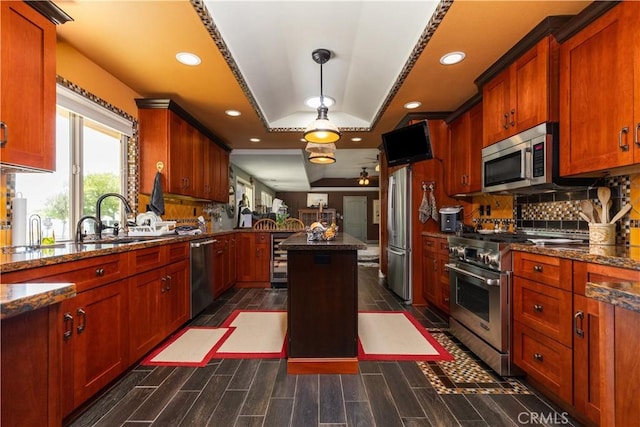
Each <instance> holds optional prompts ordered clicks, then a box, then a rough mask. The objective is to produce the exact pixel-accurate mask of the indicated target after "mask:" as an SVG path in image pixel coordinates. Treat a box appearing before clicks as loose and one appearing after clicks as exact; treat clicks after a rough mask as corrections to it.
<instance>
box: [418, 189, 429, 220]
mask: <svg viewBox="0 0 640 427" xmlns="http://www.w3.org/2000/svg"><path fill="white" fill-rule="evenodd" d="M430 215H431V207H430V206H429V200H428V199H427V190H424V191H423V192H422V203H420V207H419V208H418V219H419V220H420V222H421V223H423V224H424V223H425V222H427V221H428V220H429V216H430Z"/></svg>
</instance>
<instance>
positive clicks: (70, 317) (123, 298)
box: [59, 280, 129, 416]
mask: <svg viewBox="0 0 640 427" xmlns="http://www.w3.org/2000/svg"><path fill="white" fill-rule="evenodd" d="M128 300H129V295H128V289H127V280H119V281H117V282H114V283H111V284H108V285H104V286H100V287H98V288H94V289H91V290H89V291H86V292H81V293H79V294H77V295H76V297H75V298H71V299H68V300H65V301H63V302H62V304H61V311H62V316H61V317H60V321H61V323H62V325H63V328H64V329H63V332H62V334H61V335H60V336H59V340H60V341H61V342H62V373H63V375H62V394H61V399H62V412H63V416H66V415H68V414H70V413H71V412H72V411H73V410H74V409H75V408H77V407H78V406H80V405H81V404H82V403H84V402H85V401H86V400H87V399H89V398H90V397H91V396H93V395H94V394H95V393H97V392H98V391H100V390H101V389H102V388H103V387H105V386H106V385H108V384H109V383H110V382H111V381H113V380H114V379H115V378H116V377H117V376H118V375H119V374H120V373H121V372H123V371H124V370H125V369H126V368H127V367H128V366H129V351H128V350H129V349H128V345H129V339H128V322H127V311H128Z"/></svg>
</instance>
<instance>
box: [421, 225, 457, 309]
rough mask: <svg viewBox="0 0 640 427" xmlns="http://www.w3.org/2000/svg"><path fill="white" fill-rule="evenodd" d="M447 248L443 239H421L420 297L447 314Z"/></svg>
mask: <svg viewBox="0 0 640 427" xmlns="http://www.w3.org/2000/svg"><path fill="white" fill-rule="evenodd" d="M448 262H449V246H448V244H447V239H446V238H443V237H433V236H423V237H422V281H423V282H422V296H423V297H424V298H425V299H426V300H427V302H428V303H429V304H431V305H433V306H435V307H438V308H439V309H440V310H442V311H443V312H444V313H445V314H449V311H450V308H449V307H450V306H449V299H450V293H451V290H450V287H449V269H448V268H447V267H446V266H445V265H446V264H447V263H448Z"/></svg>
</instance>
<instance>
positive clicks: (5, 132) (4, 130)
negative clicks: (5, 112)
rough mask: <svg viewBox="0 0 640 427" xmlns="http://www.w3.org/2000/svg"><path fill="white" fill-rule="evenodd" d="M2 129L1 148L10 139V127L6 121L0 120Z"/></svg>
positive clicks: (0, 128)
mask: <svg viewBox="0 0 640 427" xmlns="http://www.w3.org/2000/svg"><path fill="white" fill-rule="evenodd" d="M0 130H2V138H0V148H2V147H4V146H5V145H6V144H7V140H8V139H9V129H8V128H7V124H6V123H5V122H0Z"/></svg>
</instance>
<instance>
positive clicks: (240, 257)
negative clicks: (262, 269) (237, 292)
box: [236, 232, 256, 282]
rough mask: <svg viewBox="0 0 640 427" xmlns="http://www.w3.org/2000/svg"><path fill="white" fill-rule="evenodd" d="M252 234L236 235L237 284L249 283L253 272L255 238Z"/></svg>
mask: <svg viewBox="0 0 640 427" xmlns="http://www.w3.org/2000/svg"><path fill="white" fill-rule="evenodd" d="M253 234H254V233H251V232H248V233H238V248H237V257H236V258H237V273H238V277H237V279H238V282H251V281H252V280H253V276H254V270H255V262H256V258H255V250H256V244H255V236H254V235H253Z"/></svg>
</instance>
